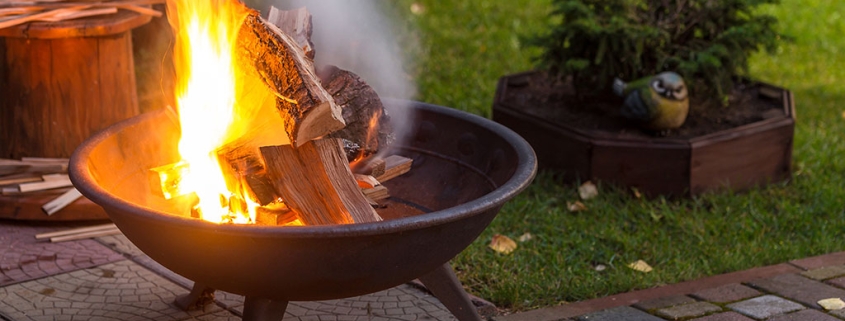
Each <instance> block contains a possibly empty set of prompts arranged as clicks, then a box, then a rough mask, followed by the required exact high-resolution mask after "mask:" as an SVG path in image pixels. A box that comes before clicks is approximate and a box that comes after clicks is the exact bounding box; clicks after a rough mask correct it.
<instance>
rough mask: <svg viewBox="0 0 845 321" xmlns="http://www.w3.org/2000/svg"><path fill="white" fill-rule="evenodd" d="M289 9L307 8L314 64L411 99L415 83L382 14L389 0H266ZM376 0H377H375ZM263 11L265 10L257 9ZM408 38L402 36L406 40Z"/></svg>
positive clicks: (383, 93)
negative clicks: (347, 71)
mask: <svg viewBox="0 0 845 321" xmlns="http://www.w3.org/2000/svg"><path fill="white" fill-rule="evenodd" d="M267 2H271V3H273V5H275V6H276V7H277V8H279V9H283V10H290V9H295V8H300V7H306V8H307V9H308V11H310V12H311V14H312V16H313V35H312V38H311V40H312V41H313V42H314V51H315V52H316V57H315V59H314V60H315V63H316V64H317V66H323V65H335V66H338V67H340V68H341V69H345V70H349V71H352V72H353V73H355V74H357V75H358V76H360V77H361V79H364V81H366V82H367V83H368V84H369V85H370V86H372V87H373V88H374V89H375V90H376V92H378V93H379V95H380V96H381V97H391V98H400V99H411V98H413V96H414V95H415V93H416V86H415V84H414V83H413V81H412V80H411V79H410V76H409V75H408V73H407V72H406V70H412V68H411V66H410V65H409V61H408V60H407V59H404V57H403V56H404V53H405V52H403V50H402V48H401V47H400V45H399V41H398V39H397V35H396V34H394V33H393V30H395V28H394V27H393V26H394V23H393V21H392V19H391V18H390V17H388V16H387V15H385V13H384V11H385V10H384V8H383V6H384V5H390V3H389V2H384V1H380V2H377V1H375V0H355V1H349V0H276V1H267ZM380 3H381V4H380ZM258 9H261V10H262V11H266V10H267V8H258ZM405 40H406V41H407V39H405Z"/></svg>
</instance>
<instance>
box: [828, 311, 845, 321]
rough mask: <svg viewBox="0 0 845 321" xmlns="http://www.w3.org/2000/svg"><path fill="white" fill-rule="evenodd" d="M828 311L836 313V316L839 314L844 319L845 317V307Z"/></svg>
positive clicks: (832, 313)
mask: <svg viewBox="0 0 845 321" xmlns="http://www.w3.org/2000/svg"><path fill="white" fill-rule="evenodd" d="M827 313H830V314H831V315H835V316H837V317H840V318H842V319H845V309H839V310H833V311H827Z"/></svg>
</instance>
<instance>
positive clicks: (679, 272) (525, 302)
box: [393, 0, 845, 310]
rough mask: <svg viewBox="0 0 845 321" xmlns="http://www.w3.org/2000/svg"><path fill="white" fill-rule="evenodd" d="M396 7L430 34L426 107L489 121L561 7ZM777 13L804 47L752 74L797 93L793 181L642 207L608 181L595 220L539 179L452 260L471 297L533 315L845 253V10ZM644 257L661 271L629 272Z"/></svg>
mask: <svg viewBox="0 0 845 321" xmlns="http://www.w3.org/2000/svg"><path fill="white" fill-rule="evenodd" d="M393 3H394V4H395V5H396V12H397V13H398V14H399V15H400V17H399V20H400V21H406V22H408V23H409V24H412V25H415V26H416V27H417V28H418V35H417V37H419V41H420V48H421V49H420V50H417V51H416V55H417V56H416V60H417V61H418V66H417V67H416V69H415V70H414V71H413V73H414V76H415V77H416V79H417V81H418V86H419V95H418V97H417V99H418V100H421V101H425V102H430V103H435V104H441V105H446V106H451V107H455V108H458V109H462V110H465V111H469V112H473V113H476V114H480V115H484V116H488V117H489V116H490V110H491V104H492V100H493V94H494V91H495V85H496V81H497V79H498V78H499V77H500V76H502V75H504V74H508V73H514V72H518V71H524V70H529V69H531V68H532V63H531V60H530V57H531V55H532V51H531V50H528V49H525V48H522V47H521V44H520V36H522V35H528V34H531V33H533V32H536V31H538V30H541V29H542V28H543V27H544V23H545V21H546V14H547V12H548V10H549V0H531V1H528V0H524V1H497V0H463V1H452V2H444V1H435V0H398V1H395V2H393ZM412 4H416V5H418V6H421V7H417V8H422V9H423V10H422V11H421V12H420V10H416V11H417V13H412V11H411V10H410V8H411V6H412ZM766 10H771V12H772V13H773V14H775V15H776V16H777V17H779V19H780V20H781V25H780V26H781V28H782V31H783V32H784V33H786V34H788V35H791V36H792V37H794V41H793V42H792V43H788V44H785V45H784V46H783V48H782V50H780V51H779V52H778V53H777V54H776V55H774V56H765V55H759V56H757V57H755V58H754V59H753V63H752V68H751V76H752V77H753V78H757V79H761V80H765V81H767V82H770V83H773V84H777V85H781V86H784V87H787V88H790V89H791V90H793V91H794V93H795V97H796V102H797V113H798V124H797V128H796V135H795V142H794V144H795V151H794V177H793V179H792V180H791V181H790V182H787V183H781V184H775V185H771V186H768V187H764V188H760V189H756V190H752V191H749V192H746V193H742V194H732V193H727V192H726V193H715V194H709V195H705V196H701V197H697V198H694V199H687V200H666V199H654V200H644V199H637V198H634V197H633V196H631V195H630V193H629V192H628V191H627V190H624V189H617V188H614V187H612V186H608V185H605V184H601V183H599V187H600V193H601V194H600V196H599V197H598V198H597V199H593V200H590V201H589V202H587V206H588V207H589V210H588V211H586V212H581V213H577V214H573V213H569V212H568V211H567V210H566V208H565V207H566V202H567V201H572V200H576V199H577V192H576V189H575V187H574V186H572V185H560V184H557V183H555V181H554V180H553V179H552V178H551V177H550V175H549V174H548V173H540V175H539V176H538V178H537V179H536V181H535V183H534V184H533V186H532V187H530V188H529V189H528V190H527V191H526V192H525V193H523V194H522V195H520V196H518V197H517V198H516V199H514V200H513V201H511V202H510V203H508V204H507V205H506V206H505V207H504V209H503V210H502V212H501V213H500V214H499V216H498V217H497V218H496V220H495V221H494V222H493V223H492V225H491V226H490V227H489V228H488V229H487V230H486V231H485V233H484V234H483V235H482V236H481V237H480V238H479V239H478V240H477V241H476V242H475V243H474V244H472V245H471V246H470V247H469V248H468V249H467V250H466V251H464V252H463V253H462V254H461V255H459V256H458V257H457V258H456V259H455V260H453V262H452V263H453V265H454V267H455V268H456V270H458V275H459V277H460V279H461V281H462V282H463V283H464V285H465V286H466V287H467V288H468V290H469V291H470V292H472V293H474V294H476V295H478V296H481V297H483V298H486V299H488V300H491V301H493V302H494V303H496V304H497V305H499V306H501V307H507V308H510V309H513V310H526V309H531V308H536V307H542V306H551V305H557V304H561V303H564V302H573V301H579V300H585V299H590V298H595V297H601V296H606V295H609V294H613V293H620V292H626V291H630V290H634V289H642V288H649V287H653V286H658V285H661V284H668V283H675V282H679V281H684V280H690V279H695V278H699V277H703V276H707V275H714V274H720V273H725V272H731V271H736V270H742V269H747V268H751V267H755V266H763V265H769V264H776V263H781V262H785V261H788V260H791V259H796V258H801V257H806V256H811V255H818V254H823V253H829V252H835V251H842V250H845V238H843V237H842V231H845V141H843V139H845V114H843V112H845V85H843V82H845V69H843V66H845V38H843V37H842V34H845V17H842V16H841V15H840V13H841V12H845V2H843V1H822V0H783V2H782V4H781V5H780V6H777V7H770V8H766ZM526 232H529V233H531V234H532V235H533V236H534V239H533V240H531V241H529V242H526V243H522V244H520V247H519V248H518V249H517V250H516V251H515V252H514V253H513V254H511V255H501V254H497V253H495V252H493V251H491V250H489V249H488V248H487V244H488V242H489V241H490V238H491V237H492V236H493V235H494V234H497V233H498V234H503V235H507V236H510V237H512V238H517V237H518V236H520V235H522V234H523V233H526ZM638 259H642V260H644V261H646V262H648V263H649V264H651V265H652V266H653V267H654V271H653V272H651V273H641V272H636V271H633V270H631V269H628V268H627V267H626V265H627V264H628V263H630V262H633V261H636V260H638ZM599 264H601V265H605V266H607V269H605V270H603V271H601V272H599V271H596V269H595V266H596V265H599Z"/></svg>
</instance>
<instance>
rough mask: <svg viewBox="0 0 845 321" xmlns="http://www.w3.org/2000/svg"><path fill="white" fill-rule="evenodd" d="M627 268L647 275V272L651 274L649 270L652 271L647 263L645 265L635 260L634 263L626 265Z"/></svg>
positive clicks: (641, 261) (643, 262)
mask: <svg viewBox="0 0 845 321" xmlns="http://www.w3.org/2000/svg"><path fill="white" fill-rule="evenodd" d="M628 267H629V268H631V269H632V270H635V271H640V272H643V273H648V272H651V270H653V269H652V268H651V265H648V263H646V262H645V261H643V260H637V261H636V262H634V263H631V264H628Z"/></svg>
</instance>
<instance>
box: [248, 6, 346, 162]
mask: <svg viewBox="0 0 845 321" xmlns="http://www.w3.org/2000/svg"><path fill="white" fill-rule="evenodd" d="M237 41H238V44H237V45H238V52H237V55H236V56H237V63H238V64H239V65H241V66H247V67H252V68H243V69H244V70H255V71H256V73H257V75H253V76H257V77H260V78H261V79H262V80H263V81H264V83H265V84H266V85H268V86H269V87H270V88H271V89H272V90H273V91H274V92H275V93H276V95H277V99H276V108H277V109H278V110H279V112H280V113H281V114H282V119H283V122H284V125H285V130H286V131H287V134H288V137H289V138H290V141H291V143H292V144H293V145H295V146H301V145H303V144H305V143H306V142H308V141H310V140H312V139H315V138H318V137H322V136H325V135H327V134H329V133H332V132H334V131H336V130H338V129H341V128H343V127H344V126H345V125H346V124H345V123H344V121H343V116H342V115H341V110H340V107H338V106H337V105H336V104H335V102H334V99H333V98H332V96H331V95H330V94H329V93H328V92H327V91H326V90H325V89H323V87H322V86H320V82H319V79H318V78H317V75H316V73H315V69H314V65H313V62H312V61H311V59H309V58H308V57H307V56H306V54H305V53H304V52H303V51H302V49H301V48H300V47H299V45H298V44H297V43H296V41H295V40H293V38H291V37H290V36H289V35H287V34H285V33H284V32H282V31H281V30H279V28H278V27H276V26H275V25H273V24H271V23H268V22H267V21H265V20H264V19H262V18H261V17H260V16H259V15H258V13H257V12H255V11H253V12H250V14H249V15H248V16H247V17H246V20H245V21H244V25H243V27H242V28H241V29H240V33H239V34H238V40H237Z"/></svg>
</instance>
